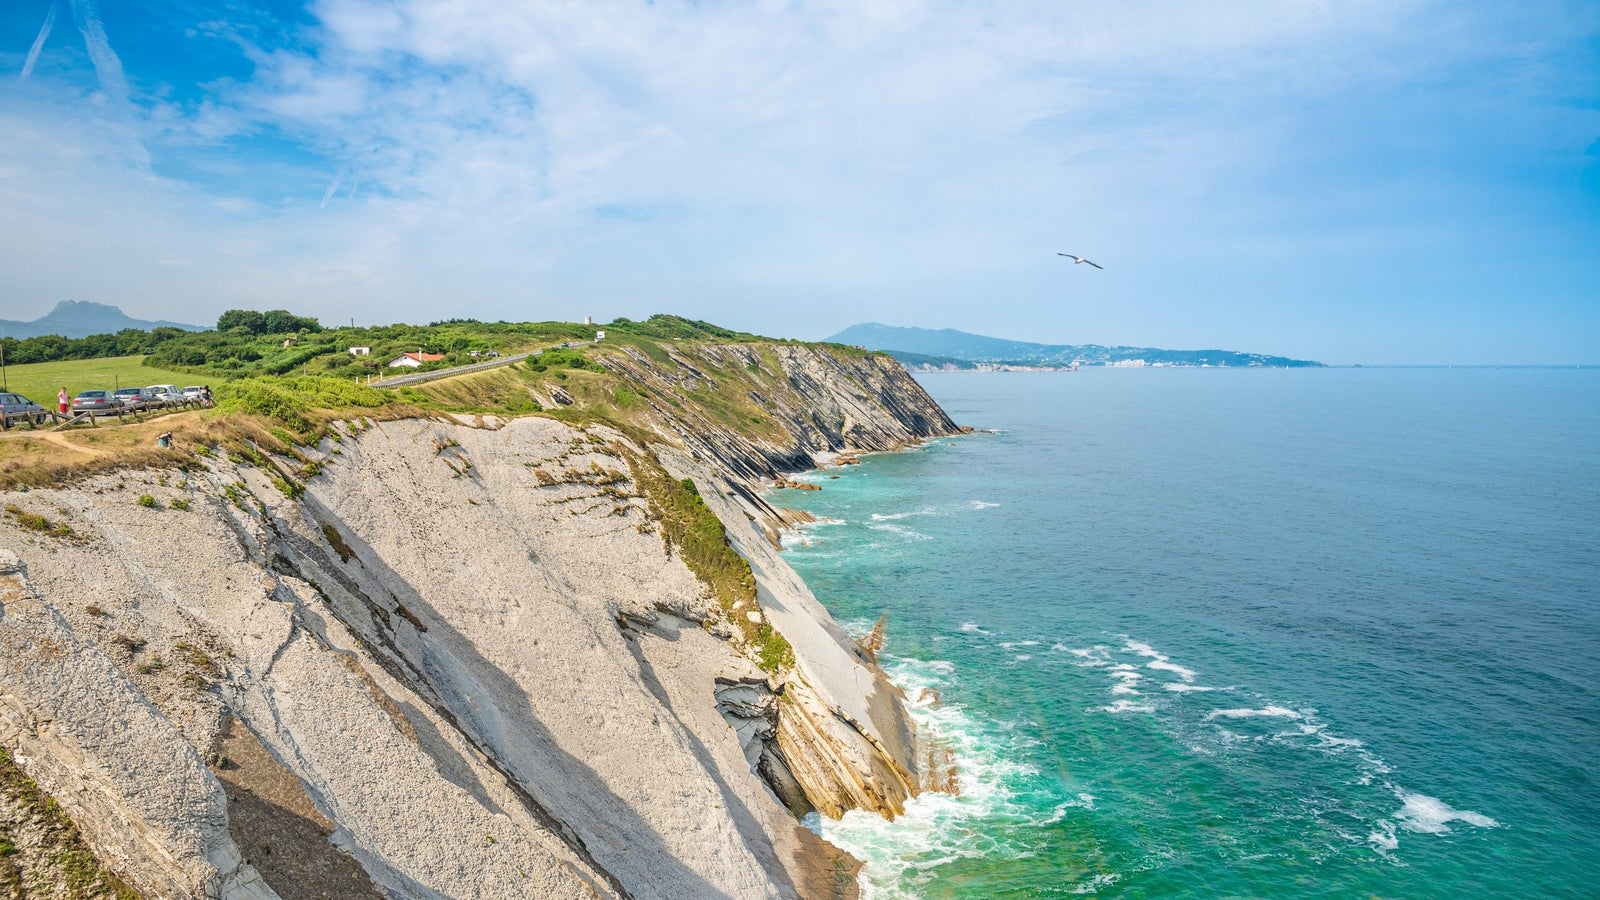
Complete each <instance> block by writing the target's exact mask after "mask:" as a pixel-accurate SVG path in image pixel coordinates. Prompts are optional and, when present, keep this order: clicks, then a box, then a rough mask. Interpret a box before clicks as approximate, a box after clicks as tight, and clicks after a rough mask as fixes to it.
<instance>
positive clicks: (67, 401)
mask: <svg viewBox="0 0 1600 900" xmlns="http://www.w3.org/2000/svg"><path fill="white" fill-rule="evenodd" d="M71 404H72V398H71V397H68V396H67V389H66V388H62V389H61V393H59V394H57V395H56V409H57V410H59V411H60V412H61V414H62V415H63V416H64V415H66V414H67V407H69V406H70V405H71Z"/></svg>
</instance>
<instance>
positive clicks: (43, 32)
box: [17, 3, 56, 81]
mask: <svg viewBox="0 0 1600 900" xmlns="http://www.w3.org/2000/svg"><path fill="white" fill-rule="evenodd" d="M55 24H56V5H55V3H51V4H50V8H49V9H48V10H46V11H45V14H44V25H43V26H41V27H40V28H39V36H38V37H36V38H34V39H33V46H32V47H29V48H28V58H27V59H26V60H24V61H23V63H22V74H21V75H19V76H17V80H18V81H27V80H28V76H29V75H32V74H33V66H34V64H35V63H37V62H38V61H39V53H40V52H41V51H43V50H44V42H45V40H46V39H47V38H49V37H50V29H51V28H53V27H55Z"/></svg>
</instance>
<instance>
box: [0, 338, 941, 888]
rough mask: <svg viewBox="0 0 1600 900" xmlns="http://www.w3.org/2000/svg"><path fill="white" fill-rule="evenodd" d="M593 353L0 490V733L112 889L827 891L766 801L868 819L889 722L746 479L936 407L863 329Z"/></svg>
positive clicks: (893, 783)
mask: <svg viewBox="0 0 1600 900" xmlns="http://www.w3.org/2000/svg"><path fill="white" fill-rule="evenodd" d="M630 350H631V351H633V352H630ZM592 359H593V361H594V366H593V369H592V370H585V371H574V372H573V373H572V374H573V375H574V376H576V377H571V378H558V377H556V375H557V374H567V373H565V372H562V373H552V372H550V371H548V370H545V371H534V370H531V369H529V370H525V371H520V372H519V373H518V374H517V375H516V378H517V383H516V386H515V387H516V389H518V390H522V391H525V392H526V393H527V395H528V396H529V397H533V398H543V400H542V401H541V405H542V406H546V407H548V408H550V409H554V410H555V411H556V415H546V416H526V417H520V418H510V417H504V416H495V415H483V414H470V415H469V414H447V413H444V412H436V411H435V412H430V411H429V410H427V409H426V408H420V409H414V410H412V411H411V412H410V413H408V414H406V415H395V416H393V417H390V418H385V417H381V416H366V415H346V416H345V417H343V418H339V419H337V420H334V421H330V422H329V423H328V424H327V425H326V427H325V428H324V429H323V430H322V433H321V435H320V437H319V438H318V440H316V442H315V443H305V444H300V445H298V446H294V447H293V448H291V450H290V452H287V453H271V452H268V449H270V448H267V449H259V450H257V451H256V452H248V451H247V452H244V453H233V454H229V453H224V452H219V451H218V450H216V449H211V447H210V446H208V445H205V444H201V446H200V447H198V448H197V449H198V450H199V451H200V452H197V453H196V454H195V455H194V456H193V457H192V458H191V459H188V460H186V461H183V462H182V463H181V464H178V465H173V466H156V467H152V468H142V469H139V470H117V471H110V472H105V473H102V474H94V475H90V476H86V477H83V478H81V479H79V480H77V481H74V482H73V483H70V484H64V485H52V486H45V487H39V488H36V489H33V490H28V491H9V492H7V495H6V497H5V502H6V513H5V515H4V517H3V518H4V524H3V525H0V744H3V745H4V747H6V748H7V749H8V750H10V751H11V752H12V756H13V758H14V760H15V763H16V765H17V767H18V768H19V769H20V770H21V771H22V772H23V773H25V774H26V775H27V776H28V777H29V778H31V779H33V780H34V781H35V782H36V783H37V784H38V786H39V788H40V789H41V790H42V791H44V792H45V793H47V794H48V795H49V796H51V797H53V798H55V799H56V800H57V802H59V804H60V806H61V808H62V809H64V810H65V811H66V812H67V813H68V814H69V815H70V816H71V817H72V820H73V821H74V822H76V823H77V825H78V827H79V829H80V830H81V832H82V836H83V839H84V841H85V842H86V844H87V846H88V847H89V848H90V849H91V850H93V852H94V855H95V857H96V858H97V859H98V860H99V861H100V862H101V863H102V864H103V865H104V866H105V867H106V868H107V869H108V870H110V871H111V872H114V873H115V875H116V876H117V877H120V878H121V879H122V880H123V881H125V882H126V883H127V885H128V886H130V887H131V889H132V890H134V891H137V893H138V894H139V895H140V896H143V897H146V898H154V897H226V898H241V900H242V898H270V897H274V896H281V897H285V898H296V897H321V896H340V897H357V896H373V897H383V896H388V897H429V898H431V897H514V896H527V897H672V898H676V897H689V896H694V897H733V898H745V897H772V898H787V897H831V896H853V895H854V892H855V890H856V888H855V884H854V872H855V870H856V868H857V864H856V863H855V862H854V861H853V860H851V859H850V858H849V857H848V856H847V855H846V854H843V853H842V852H840V851H838V850H837V849H836V848H833V847H831V846H830V845H828V844H827V843H826V842H824V841H822V840H821V839H820V838H818V837H817V836H815V835H814V834H812V833H811V832H810V831H808V830H806V829H804V828H803V827H801V826H800V825H799V823H798V821H797V816H798V815H799V814H803V813H804V812H806V811H808V810H810V809H813V808H814V809H819V810H821V811H822V812H824V813H825V814H828V815H834V816H837V815H840V814H842V812H843V811H844V810H846V809H850V808H854V807H861V808H865V809H869V810H875V811H878V812H881V813H883V814H885V815H891V816H892V815H895V814H897V813H898V812H899V811H901V810H902V809H903V807H904V803H905V801H906V799H907V798H908V797H910V796H912V795H914V794H915V793H916V791H917V790H918V784H919V776H918V772H917V768H916V758H917V754H916V749H915V743H916V735H915V730H914V728H913V726H912V724H911V722H910V720H909V719H908V718H907V716H906V715H905V712H904V710H903V708H902V706H901V699H900V697H899V694H898V692H897V691H896V689H895V688H894V687H893V685H891V684H889V682H888V681H887V680H886V679H885V678H884V677H883V674H882V672H881V671H879V670H878V669H877V666H876V664H875V663H873V661H872V659H871V656H870V654H867V653H865V652H863V651H862V650H861V649H860V648H859V647H857V646H856V644H855V642H854V641H853V640H852V639H851V638H850V637H849V635H847V634H845V633H844V632H843V631H842V630H841V629H840V628H839V627H838V626H837V625H836V624H835V623H834V622H833V621H832V619H831V618H830V617H829V616H828V614H827V612H826V611H825V610H824V609H823V608H822V606H821V605H820V604H819V603H818V602H817V601H816V599H815V597H813V596H812V595H811V594H810V592H809V591H807V590H806V588H805V586H804V584H803V583H801V581H800V580H799V578H798V577H796V576H795V574H794V572H793V571H792V570H791V569H790V568H789V567H788V566H787V564H786V563H785V562H784V561H783V560H782V558H781V557H780V556H779V554H778V552H777V549H776V546H775V545H774V543H773V542H772V540H771V536H772V533H773V529H774V528H775V527H777V525H778V524H779V523H781V521H782V519H783V515H782V513H781V512H780V511H778V510H775V509H773V508H772V507H770V506H768V505H767V504H766V503H765V501H763V500H762V498H761V496H760V488H761V487H762V486H763V485H764V484H765V483H767V482H768V481H769V480H770V479H772V478H774V477H776V476H779V475H781V474H782V473H785V472H792V471H796V470H799V469H802V468H807V467H810V466H812V465H815V464H816V463H817V461H819V460H826V459H828V458H829V457H830V454H836V453H840V452H849V451H858V450H878V449H891V448H894V447H898V446H903V445H905V444H907V443H910V442H913V441H916V440H919V439H921V438H922V437H925V436H929V435H934V434H946V433H952V432H954V431H956V428H955V426H954V424H953V423H952V422H950V420H949V419H948V417H947V416H945V415H944V413H943V411H942V410H939V408H938V406H937V404H935V403H933V401H932V400H931V399H929V398H928V397H927V395H926V394H925V393H924V392H922V390H921V388H920V387H919V386H917V385H916V383H915V382H914V381H912V380H911V379H910V378H909V376H907V375H906V374H905V372H904V370H903V369H901V368H900V367H899V365H898V364H897V363H894V362H893V361H892V360H890V359H888V358H887V357H883V356H879V355H874V354H860V353H853V352H847V351H844V350H836V349H833V348H828V347H819V346H816V345H799V344H760V343H734V342H724V343H710V344H693V343H685V344H675V345H669V344H658V345H652V346H651V347H649V348H641V347H637V346H635V347H623V348H618V349H615V350H610V349H607V350H605V351H603V352H596V353H594V354H592ZM505 379H506V375H505V374H504V373H500V374H491V375H490V376H488V378H487V379H486V380H482V381H480V382H476V383H468V384H467V389H469V390H472V391H476V392H480V393H481V392H484V391H495V390H503V389H506V385H505ZM460 388H461V385H455V386H452V385H451V384H449V383H445V384H442V385H440V386H437V387H434V388H432V390H434V391H436V392H437V393H436V394H434V395H427V394H422V395H420V396H423V397H427V396H438V395H440V394H444V393H446V392H448V391H451V390H456V389H460ZM624 390H625V391H627V392H628V394H627V396H624V394H623V393H622V391H624ZM735 392H736V393H735ZM553 394H558V395H562V396H565V397H566V399H567V402H565V403H562V402H560V400H559V396H557V397H552V395H553ZM630 397H631V398H632V399H633V400H634V401H635V402H624V401H627V400H628V399H629V398H630ZM730 397H732V398H734V399H730ZM602 400H603V401H604V402H603V403H602V402H601V401H602ZM735 400H736V402H735ZM752 410H757V412H752ZM752 419H758V420H759V421H756V422H752V421H751V420H752ZM668 489H670V490H672V491H675V492H676V493H673V494H672V495H671V496H670V497H669V496H666V495H664V494H663V493H662V491H663V490H668ZM691 496H692V497H693V498H695V499H693V500H690V499H689V498H690V497H691ZM673 504H676V505H673ZM685 509H686V510H689V512H688V513H684V515H690V516H693V515H699V514H700V512H697V511H703V513H704V514H706V515H714V516H715V517H716V518H715V520H704V521H702V520H695V521H690V522H688V524H687V525H685V524H684V523H683V522H676V521H674V520H673V518H672V515H675V514H676V513H674V512H672V511H673V510H685ZM707 521H709V522H710V525H709V526H708V524H707ZM707 527H716V528H717V530H718V531H719V532H721V531H723V529H725V532H723V535H722V536H714V537H715V540H716V541H722V542H723V544H722V546H724V547H725V548H728V549H731V550H733V551H736V552H737V553H738V555H739V556H738V557H737V558H736V559H742V564H743V565H745V566H747V567H748V568H747V570H745V571H743V572H739V571H731V570H730V572H728V573H725V574H726V577H724V573H719V572H715V571H712V570H711V569H708V568H707V566H708V565H709V564H708V563H707V562H706V561H705V560H706V557H705V553H707V552H714V551H715V546H714V544H715V541H711V542H710V543H709V544H708V543H707V541H710V538H708V537H707V533H706V530H705V529H706V528H707ZM685 528H688V529H689V530H687V531H686V530H685ZM696 529H697V530H696ZM697 541H700V543H696V542H697ZM706 546H710V547H711V549H710V550H709V551H708V550H706V549H705V547H706ZM717 559H720V558H717ZM735 568H736V567H735ZM740 579H747V581H748V586H749V590H748V593H747V594H744V593H740V591H741V590H742V588H740V585H741V584H745V583H746V582H743V581H740ZM725 584H726V585H732V587H727V586H725ZM730 591H731V592H732V594H730ZM734 595H737V596H734Z"/></svg>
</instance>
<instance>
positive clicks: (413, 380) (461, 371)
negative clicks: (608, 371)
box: [367, 341, 594, 388]
mask: <svg viewBox="0 0 1600 900" xmlns="http://www.w3.org/2000/svg"><path fill="white" fill-rule="evenodd" d="M592 343H594V341H572V342H570V343H568V345H567V346H569V347H582V346H584V345H586V344H592ZM559 349H561V348H560V347H545V348H544V349H542V350H533V351H530V352H528V353H517V354H513V355H511V356H502V357H500V358H499V359H492V360H490V361H488V362H481V363H472V364H470V365H465V366H456V367H455V368H453V369H436V370H434V371H432V372H418V373H416V374H415V375H393V376H390V377H388V378H380V379H378V380H377V381H373V382H369V383H368V385H367V386H368V387H375V388H397V387H405V386H406V385H410V384H421V383H423V382H424V381H433V380H435V379H438V378H450V377H451V376H454V375H466V374H468V373H470V372H481V371H483V370H484V369H492V368H494V367H496V366H509V365H511V364H512V363H518V362H522V361H523V360H525V359H527V358H528V357H530V356H538V355H539V354H541V353H543V352H544V351H545V350H559Z"/></svg>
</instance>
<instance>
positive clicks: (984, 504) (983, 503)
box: [967, 500, 1000, 509]
mask: <svg viewBox="0 0 1600 900" xmlns="http://www.w3.org/2000/svg"><path fill="white" fill-rule="evenodd" d="M967 505H968V506H971V507H972V508H973V509H994V508H995V507H996V506H999V505H1000V504H998V503H990V502H988V501H987V500H974V501H972V502H971V503H969V504H967Z"/></svg>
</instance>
